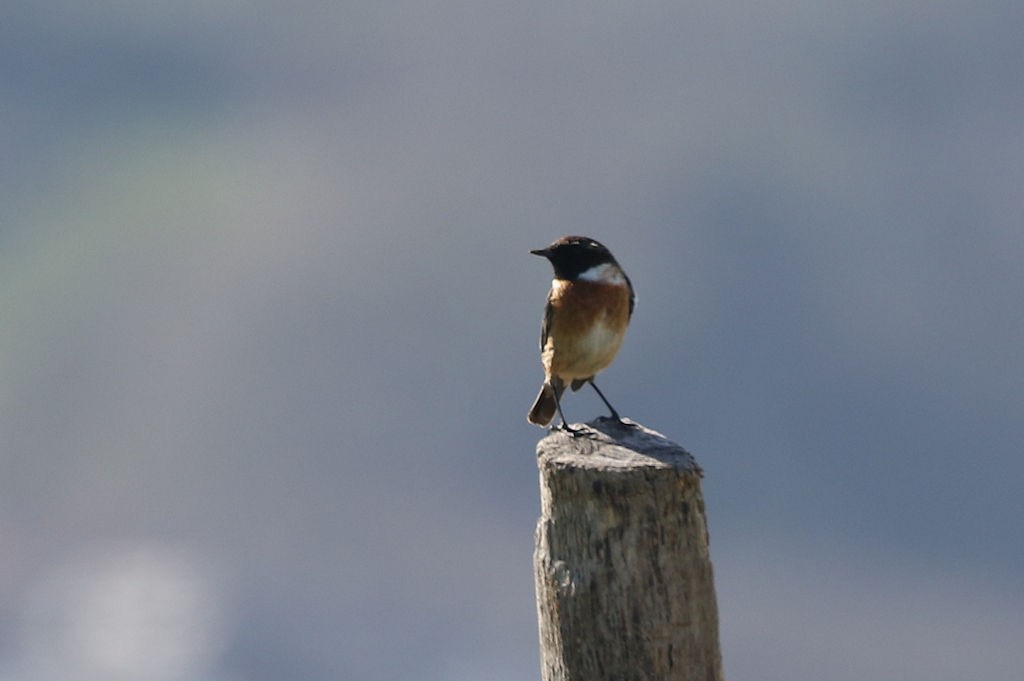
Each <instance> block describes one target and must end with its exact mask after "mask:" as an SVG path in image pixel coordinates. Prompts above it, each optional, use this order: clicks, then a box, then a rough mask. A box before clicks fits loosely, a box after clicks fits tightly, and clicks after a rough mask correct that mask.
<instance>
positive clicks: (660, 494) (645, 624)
mask: <svg viewBox="0 0 1024 681" xmlns="http://www.w3.org/2000/svg"><path fill="white" fill-rule="evenodd" d="M587 426H588V428H587V432H586V433H585V434H583V435H580V436H578V437H575V438H574V437H569V436H568V435H567V434H566V433H563V432H561V431H552V433H551V434H550V435H548V436H547V437H545V438H544V439H543V440H541V441H540V443H539V444H538V445H537V456H538V466H539V468H540V484H541V516H540V520H539V521H538V523H537V544H536V551H535V553H534V570H535V575H536V582H537V614H538V618H539V624H540V646H541V670H542V673H543V676H542V678H543V679H544V681H640V680H644V681H721V680H722V655H721V652H720V650H719V644H718V606H717V603H716V600H715V589H714V581H713V578H712V573H711V559H710V556H709V554H708V533H707V520H706V518H705V515H704V498H703V496H702V495H701V491H700V479H701V475H702V472H701V469H700V466H698V465H697V462H696V461H695V460H694V459H693V457H692V456H690V454H689V453H688V452H687V451H686V450H684V449H683V448H682V447H680V446H679V445H677V444H675V443H673V442H670V441H669V440H666V439H665V438H664V436H662V435H661V434H660V433H656V432H654V431H653V430H648V429H646V428H644V427H643V426H639V425H636V424H633V427H624V426H621V425H619V424H618V423H617V422H615V421H612V420H610V419H598V420H596V421H592V422H590V423H589V424H587Z"/></svg>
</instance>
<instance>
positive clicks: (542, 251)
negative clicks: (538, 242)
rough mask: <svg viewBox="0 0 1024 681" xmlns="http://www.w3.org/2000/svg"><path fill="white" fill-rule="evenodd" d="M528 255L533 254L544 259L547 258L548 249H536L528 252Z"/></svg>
mask: <svg viewBox="0 0 1024 681" xmlns="http://www.w3.org/2000/svg"><path fill="white" fill-rule="evenodd" d="M530 253H533V254H534V255H540V256H543V257H545V258H546V257H548V249H546V248H537V249H534V250H532V251H530Z"/></svg>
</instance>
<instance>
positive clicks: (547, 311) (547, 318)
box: [540, 294, 555, 352]
mask: <svg viewBox="0 0 1024 681" xmlns="http://www.w3.org/2000/svg"><path fill="white" fill-rule="evenodd" d="M554 312H555V307H554V305H552V304H551V296H550V294H549V295H548V302H547V304H546V305H545V306H544V319H542V320H541V322H540V351H541V352H544V346H545V345H547V344H548V332H549V331H550V330H551V317H552V315H553V314H554Z"/></svg>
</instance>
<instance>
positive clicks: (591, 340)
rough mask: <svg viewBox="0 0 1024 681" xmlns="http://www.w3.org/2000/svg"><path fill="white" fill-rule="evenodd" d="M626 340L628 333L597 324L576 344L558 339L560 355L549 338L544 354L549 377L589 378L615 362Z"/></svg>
mask: <svg viewBox="0 0 1024 681" xmlns="http://www.w3.org/2000/svg"><path fill="white" fill-rule="evenodd" d="M624 337H625V333H616V332H615V331H613V330H612V329H610V328H609V327H608V326H606V325H605V324H603V323H600V322H598V323H596V324H594V325H593V326H591V327H590V330H589V331H588V332H587V333H586V334H584V335H583V336H581V337H579V338H578V339H577V340H576V341H575V342H574V343H566V342H565V339H564V338H562V339H559V341H560V342H559V343H558V350H557V352H556V351H555V349H554V347H553V345H554V344H553V343H552V339H550V338H549V339H548V344H547V347H545V348H544V352H543V353H542V361H543V363H544V368H545V369H547V372H548V374H549V375H553V376H559V377H561V378H563V379H566V380H571V379H574V378H590V377H591V376H593V375H594V374H596V373H598V372H600V371H602V370H603V369H605V368H606V367H607V366H608V365H609V364H611V363H612V360H613V359H615V355H616V354H617V353H618V352H619V348H620V347H621V346H622V339H623V338H624Z"/></svg>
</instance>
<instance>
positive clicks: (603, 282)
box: [526, 236, 636, 434]
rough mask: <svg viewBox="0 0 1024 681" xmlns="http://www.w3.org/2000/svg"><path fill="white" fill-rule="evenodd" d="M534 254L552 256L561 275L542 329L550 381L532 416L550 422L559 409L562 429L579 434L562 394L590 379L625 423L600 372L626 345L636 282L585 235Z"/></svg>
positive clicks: (544, 361)
mask: <svg viewBox="0 0 1024 681" xmlns="http://www.w3.org/2000/svg"><path fill="white" fill-rule="evenodd" d="M530 253H533V254H534V255H541V256H544V257H545V258H547V259H548V260H549V261H551V265H552V267H554V270H555V278H554V280H553V281H552V282H551V291H550V292H549V293H548V302H547V306H546V307H545V309H544V321H543V322H542V323H541V328H540V353H541V363H542V364H543V366H544V384H543V385H542V386H541V388H540V394H538V395H537V400H536V401H535V402H534V403H533V408H532V409H530V413H529V414H528V415H527V417H526V418H527V420H528V421H529V422H530V423H535V424H537V425H538V426H546V425H548V424H549V423H551V419H552V418H554V416H555V412H556V411H557V412H558V416H559V417H560V418H561V419H562V424H561V428H562V430H566V431H569V432H570V433H574V434H575V433H576V432H578V431H575V430H573V429H572V428H570V427H569V425H568V422H567V421H566V420H565V415H564V414H563V413H562V403H561V398H562V393H563V392H565V388H566V386H569V387H571V388H572V389H573V390H574V391H576V390H579V389H580V388H581V387H583V385H584V384H585V383H589V384H590V385H591V386H593V388H594V390H596V391H597V395H598V397H600V398H601V401H602V402H604V403H605V405H606V406H607V407H608V410H609V411H611V415H612V418H614V419H615V420H616V421H620V422H621V421H622V419H621V418H620V417H619V413H618V412H617V411H615V408H614V407H612V405H611V404H610V403H609V402H608V400H607V399H605V396H604V395H603V394H602V393H601V391H600V389H598V387H597V385H596V384H595V383H594V376H596V375H597V374H598V372H600V371H602V370H604V369H605V368H606V367H607V366H608V365H609V364H611V363H612V360H613V359H615V355H616V353H618V351H619V347H620V346H621V345H622V339H623V338H624V337H625V334H626V326H628V325H629V319H630V317H631V316H632V314H633V305H634V303H635V301H636V296H635V295H634V293H633V284H632V283H631V282H630V281H629V277H627V276H626V273H625V272H623V271H622V268H621V267H619V263H618V262H616V260H615V256H613V255H612V254H611V251H609V250H608V249H607V248H605V247H604V246H603V245H601V244H600V243H598V242H597V241H594V240H593V239H589V238H587V237H585V236H565V237H562V238H561V239H558V240H557V241H555V242H554V243H553V244H551V245H550V246H548V247H547V248H541V249H537V250H535V251H530Z"/></svg>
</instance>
